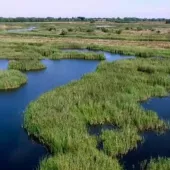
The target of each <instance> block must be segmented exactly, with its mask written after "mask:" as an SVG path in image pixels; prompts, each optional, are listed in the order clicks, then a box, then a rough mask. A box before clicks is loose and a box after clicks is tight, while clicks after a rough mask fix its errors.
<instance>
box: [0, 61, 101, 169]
mask: <svg viewBox="0 0 170 170" xmlns="http://www.w3.org/2000/svg"><path fill="white" fill-rule="evenodd" d="M44 63H45V64H46V66H47V69H46V70H43V71H39V72H29V73H27V76H28V84H26V85H25V86H23V87H22V88H19V89H18V90H15V91H12V92H0V153H1V157H0V169H2V170H23V169H24V170H31V169H33V168H35V167H36V166H37V165H38V161H39V159H41V158H42V157H43V156H45V155H46V154H47V151H46V149H45V148H44V147H43V146H42V145H39V144H37V143H35V142H32V141H31V140H30V139H29V138H28V135H27V134H26V133H25V132H24V130H23V128H22V127H21V125H22V123H23V111H24V110H25V108H26V106H27V105H28V104H29V103H30V101H32V100H35V99H36V98H37V97H38V96H40V95H41V94H42V93H45V92H46V91H48V90H51V89H53V88H55V87H57V86H61V85H64V84H67V83H68V82H70V81H72V80H77V79H79V78H81V76H82V75H83V74H84V73H88V72H92V71H94V70H95V69H96V67H97V65H98V63H99V61H83V60H71V61H70V60H60V61H50V60H46V61H44Z"/></svg>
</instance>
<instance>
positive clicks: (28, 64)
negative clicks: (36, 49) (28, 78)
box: [8, 60, 46, 71]
mask: <svg viewBox="0 0 170 170" xmlns="http://www.w3.org/2000/svg"><path fill="white" fill-rule="evenodd" d="M45 68H46V66H45V65H44V64H42V63H41V62H40V61H39V60H19V61H10V62H9V65H8V69H14V70H21V71H31V70H42V69H45Z"/></svg>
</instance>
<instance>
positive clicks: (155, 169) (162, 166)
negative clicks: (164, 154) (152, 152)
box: [147, 158, 170, 170]
mask: <svg viewBox="0 0 170 170" xmlns="http://www.w3.org/2000/svg"><path fill="white" fill-rule="evenodd" d="M169 169H170V158H158V159H151V161H150V163H149V164H148V166H147V170H169Z"/></svg>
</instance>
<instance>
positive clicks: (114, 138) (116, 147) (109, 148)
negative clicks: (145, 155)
mask: <svg viewBox="0 0 170 170" xmlns="http://www.w3.org/2000/svg"><path fill="white" fill-rule="evenodd" d="M101 138H102V141H103V149H104V152H105V153H106V154H107V155H109V156H112V157H114V156H116V155H123V154H126V153H127V152H128V151H129V150H130V149H133V148H135V147H137V143H138V142H139V141H141V140H142V137H141V136H139V135H138V133H137V130H136V129H134V128H130V127H126V128H124V129H121V130H114V131H110V130H106V131H104V132H103V134H102V137H101Z"/></svg>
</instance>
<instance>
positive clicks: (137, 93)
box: [24, 58, 170, 170]
mask: <svg viewBox="0 0 170 170" xmlns="http://www.w3.org/2000/svg"><path fill="white" fill-rule="evenodd" d="M169 61H170V60H169V59H168V58H163V59H162V58H145V59H143V58H137V59H130V60H125V61H117V62H114V63H106V62H102V63H101V64H100V65H99V67H98V68H97V71H96V72H94V73H91V74H88V75H85V76H84V77H83V78H82V79H81V80H80V81H76V82H72V83H70V84H68V85H66V86H63V87H60V88H57V89H55V90H53V91H51V92H48V93H46V94H44V95H42V96H41V97H40V98H39V99H38V100H37V101H34V102H32V103H31V104H30V105H29V106H28V108H27V110H26V113H25V121H24V127H25V128H26V129H27V131H28V134H30V135H34V136H35V137H37V138H38V139H39V140H40V142H41V143H43V144H45V145H46V146H48V147H49V149H50V151H51V152H52V153H53V156H51V157H50V158H46V159H44V160H43V161H42V162H41V163H40V169H41V170H46V169H60V170H62V169H63V170H73V169H74V170H75V169H77V170H78V169H115V170H121V169H123V165H120V164H119V162H118V159H117V156H120V155H123V154H125V153H127V152H128V151H129V150H131V149H133V148H135V147H136V146H137V143H138V142H140V141H141V140H142V139H141V137H140V136H139V132H141V131H146V130H156V131H159V130H164V129H166V128H168V127H167V124H166V123H165V122H164V121H163V120H160V119H159V117H158V116H157V114H156V113H155V112H152V111H145V110H144V109H142V108H141V107H140V103H139V101H142V100H146V99H148V98H149V97H151V96H164V95H167V94H168V91H169V90H170V79H169V73H170V69H169V68H170V62H169ZM139 68H140V69H139ZM142 68H144V69H142ZM146 68H147V69H146ZM150 70H152V71H150ZM105 123H110V124H114V125H116V126H117V127H119V131H118V130H112V131H103V132H102V134H101V135H100V136H99V137H94V136H91V135H90V134H89V133H88V129H87V125H89V124H90V125H97V124H105ZM99 138H100V139H101V140H102V141H103V150H102V151H99V150H98V149H97V144H98V139H99ZM125 139H126V140H125ZM112 140H113V143H112ZM113 144H114V145H113Z"/></svg>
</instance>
